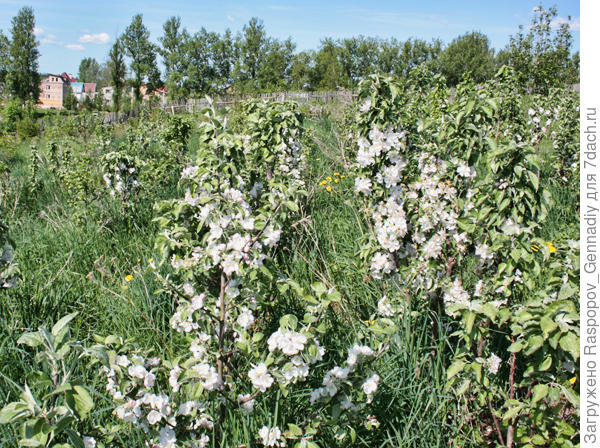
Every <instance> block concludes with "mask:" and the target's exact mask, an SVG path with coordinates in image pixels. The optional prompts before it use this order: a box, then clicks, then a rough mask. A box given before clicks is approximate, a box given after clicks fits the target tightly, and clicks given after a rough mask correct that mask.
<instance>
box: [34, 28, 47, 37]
mask: <svg viewBox="0 0 600 448" xmlns="http://www.w3.org/2000/svg"><path fill="white" fill-rule="evenodd" d="M33 34H35V35H36V36H42V35H43V34H44V29H43V28H38V27H35V28H33Z"/></svg>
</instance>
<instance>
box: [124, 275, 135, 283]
mask: <svg viewBox="0 0 600 448" xmlns="http://www.w3.org/2000/svg"><path fill="white" fill-rule="evenodd" d="M131 280H133V275H131V274H129V275H127V276H126V277H125V281H126V282H130V281H131Z"/></svg>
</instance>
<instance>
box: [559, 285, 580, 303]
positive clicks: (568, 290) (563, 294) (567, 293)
mask: <svg viewBox="0 0 600 448" xmlns="http://www.w3.org/2000/svg"><path fill="white" fill-rule="evenodd" d="M576 292H577V290H576V289H575V288H573V287H572V286H571V285H570V284H569V283H565V284H564V285H562V287H561V288H560V291H559V292H558V300H564V299H568V298H569V297H571V296H572V295H573V294H575V293H576Z"/></svg>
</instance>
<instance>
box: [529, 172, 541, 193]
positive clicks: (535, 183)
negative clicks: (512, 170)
mask: <svg viewBox="0 0 600 448" xmlns="http://www.w3.org/2000/svg"><path fill="white" fill-rule="evenodd" d="M527 175H528V176H529V181H530V182H531V185H533V188H534V189H535V191H538V189H539V188H540V179H539V177H538V175H537V174H535V173H534V172H533V171H527Z"/></svg>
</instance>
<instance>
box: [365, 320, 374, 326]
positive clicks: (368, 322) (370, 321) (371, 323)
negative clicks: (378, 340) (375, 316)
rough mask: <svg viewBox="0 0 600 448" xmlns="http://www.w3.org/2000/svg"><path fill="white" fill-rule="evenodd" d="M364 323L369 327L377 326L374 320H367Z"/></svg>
mask: <svg viewBox="0 0 600 448" xmlns="http://www.w3.org/2000/svg"><path fill="white" fill-rule="evenodd" d="M364 323H365V324H367V325H369V326H370V325H375V321H374V320H365V321H364Z"/></svg>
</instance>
